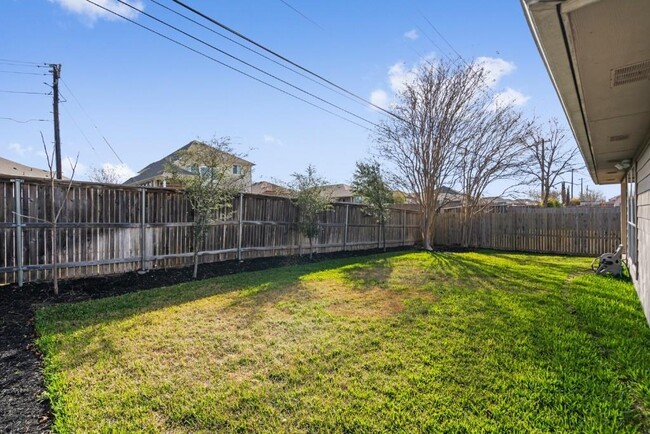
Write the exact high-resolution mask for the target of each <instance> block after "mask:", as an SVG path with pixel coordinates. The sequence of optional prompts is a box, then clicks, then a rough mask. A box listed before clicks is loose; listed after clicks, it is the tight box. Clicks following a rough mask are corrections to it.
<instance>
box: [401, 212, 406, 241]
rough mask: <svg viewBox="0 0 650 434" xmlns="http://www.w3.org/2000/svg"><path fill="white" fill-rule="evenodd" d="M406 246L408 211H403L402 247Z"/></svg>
mask: <svg viewBox="0 0 650 434" xmlns="http://www.w3.org/2000/svg"><path fill="white" fill-rule="evenodd" d="M405 245H406V210H405V209H403V210H402V246H405Z"/></svg>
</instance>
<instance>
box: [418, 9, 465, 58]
mask: <svg viewBox="0 0 650 434" xmlns="http://www.w3.org/2000/svg"><path fill="white" fill-rule="evenodd" d="M418 12H419V13H420V15H422V17H423V18H424V19H425V20H426V22H427V23H429V25H430V26H431V28H432V29H433V31H434V32H436V33H437V34H438V36H440V38H442V40H443V41H445V43H446V44H447V46H448V47H449V48H451V50H452V51H453V52H454V53H456V55H457V56H458V58H459V59H460V60H462V61H463V63H464V64H465V65H467V66H469V63H467V61H466V60H465V58H464V57H463V56H461V55H460V53H459V52H458V51H456V49H455V48H454V46H453V45H451V43H450V42H449V41H448V40H447V38H445V37H444V36H443V35H442V33H440V32H439V31H438V29H437V28H436V26H434V25H433V23H432V22H431V21H430V20H429V18H427V16H426V15H424V13H423V12H422V11H421V10H420V9H418Z"/></svg>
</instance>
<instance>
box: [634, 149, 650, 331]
mask: <svg viewBox="0 0 650 434" xmlns="http://www.w3.org/2000/svg"><path fill="white" fill-rule="evenodd" d="M636 170H637V199H636V200H637V245H638V250H637V251H638V260H637V263H636V266H633V267H631V268H632V270H631V271H632V277H633V279H634V284H635V285H634V286H635V287H636V291H637V293H638V294H639V299H640V300H641V305H642V306H643V311H644V312H645V316H646V319H647V320H648V322H649V323H650V147H649V148H646V150H645V151H644V152H643V154H641V156H640V157H639V158H638V159H637V165H636Z"/></svg>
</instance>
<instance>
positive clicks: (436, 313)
mask: <svg viewBox="0 0 650 434" xmlns="http://www.w3.org/2000/svg"><path fill="white" fill-rule="evenodd" d="M402 255H405V254H404V253H391V254H385V255H376V256H371V257H368V258H352V259H345V260H336V261H328V262H326V263H318V264H310V265H309V266H299V267H287V268H283V269H276V270H267V271H262V272H251V273H245V274H240V275H236V276H228V277H222V278H217V279H214V280H208V281H200V282H191V283H184V284H181V285H177V286H174V287H169V288H160V289H155V290H149V291H142V292H139V293H133V294H128V295H124V296H120V297H115V298H113V299H102V300H95V301H92V302H89V303H80V304H75V305H63V306H56V307H52V308H49V309H47V310H46V311H41V313H39V323H47V325H46V328H47V331H48V332H49V333H52V334H56V333H62V334H68V333H76V334H79V338H80V339H84V335H86V336H92V335H93V334H94V333H95V332H96V330H94V328H95V327H101V326H111V325H112V324H115V323H117V322H119V321H122V320H125V319H128V318H131V317H134V316H137V315H141V314H144V313H147V312H152V311H156V310H159V309H165V308H169V307H180V306H182V305H184V304H187V303H192V302H194V301H197V300H200V299H204V298H208V297H213V296H228V297H229V299H228V301H227V302H226V303H225V304H224V305H223V309H238V310H240V311H241V313H242V320H243V321H244V324H243V325H244V326H246V325H247V324H250V323H251V322H253V321H254V320H255V319H256V318H259V317H260V315H262V313H264V312H265V311H266V310H267V309H268V308H269V307H273V306H278V305H282V304H283V303H285V304H286V302H287V301H288V300H289V301H291V303H293V304H292V306H294V307H295V308H296V309H300V308H305V306H308V305H312V304H314V302H315V301H317V300H316V299H317V298H318V297H320V295H319V294H316V293H315V292H314V288H313V287H311V288H306V287H305V283H306V282H307V283H308V284H309V285H314V287H317V289H318V291H328V290H334V289H332V288H327V287H323V288H321V287H319V286H318V285H319V284H321V283H322V282H323V281H327V280H328V279H331V278H333V279H335V280H336V279H339V280H340V281H341V282H342V283H344V284H345V285H348V292H356V293H358V294H360V295H361V297H359V298H354V299H353V300H354V303H358V302H363V296H364V295H371V296H372V297H376V296H377V294H379V295H382V294H385V295H388V294H389V293H393V294H394V293H399V294H400V295H401V297H402V299H403V300H405V302H404V306H403V309H401V310H400V309H396V310H395V311H391V312H390V315H388V316H386V317H382V318H381V319H380V321H383V322H385V323H386V324H388V325H389V326H391V325H394V327H388V330H393V332H392V333H394V334H392V335H386V337H385V340H384V341H383V342H382V341H381V340H380V341H379V342H378V343H377V344H376V345H375V344H373V345H368V341H370V340H376V339H377V338H378V337H377V336H376V334H373V333H371V334H369V335H368V336H357V337H355V339H356V340H357V341H358V342H357V343H356V344H359V345H358V348H359V354H358V355H357V356H358V358H359V360H360V362H361V363H366V364H368V366H369V369H370V368H372V370H373V372H374V371H376V372H378V374H376V375H388V376H389V375H393V374H391V372H392V371H390V370H389V371H386V369H389V367H387V366H385V365H377V366H375V365H376V364H378V363H380V362H379V361H377V360H380V358H378V357H372V356H371V355H372V354H373V353H374V352H381V351H385V350H386V348H394V349H395V351H396V352H397V353H400V351H401V350H400V348H401V347H400V346H402V345H406V346H407V347H408V350H409V351H410V353H409V354H408V355H405V357H409V358H407V359H406V360H405V361H404V362H403V363H406V364H407V366H415V365H417V366H416V369H418V370H422V372H423V373H427V372H429V373H432V372H433V373H434V374H427V375H433V377H430V378H429V377H427V375H424V376H423V377H422V378H423V379H422V380H421V381H423V382H424V383H422V384H421V385H419V386H418V387H425V388H436V387H447V386H448V387H451V388H454V387H455V388H457V389H458V391H459V393H461V391H462V390H464V389H465V388H467V387H474V388H477V390H476V391H475V392H476V393H478V394H479V397H474V398H472V397H466V396H464V395H463V396H462V397H459V398H458V399H459V400H461V401H463V402H464V401H467V402H465V403H464V404H462V405H467V406H469V407H468V408H471V407H472V405H473V404H472V399H477V400H478V401H479V402H480V403H481V405H478V407H476V406H475V407H476V408H474V410H471V411H477V412H479V413H477V415H476V417H483V418H484V417H485V416H484V413H481V412H484V411H485V407H489V408H491V409H492V410H491V411H492V412H494V413H499V414H500V416H499V417H508V416H505V413H507V412H508V411H510V410H509V409H508V405H511V402H510V401H512V402H516V404H512V405H515V407H516V410H513V411H515V412H517V411H518V412H522V411H523V412H529V413H537V414H538V418H539V420H542V421H548V423H549V424H550V425H549V426H548V427H547V428H548V429H552V428H553V425H552V421H553V420H554V417H555V416H557V414H558V413H561V412H562V411H566V412H569V413H571V414H573V415H574V416H572V417H575V418H578V420H580V418H582V419H583V420H584V421H589V420H592V421H594V420H595V421H597V422H598V424H599V425H601V426H610V427H611V428H613V429H616V428H620V427H621V425H620V424H621V423H622V422H621V421H627V420H629V419H630V418H632V419H634V418H637V419H638V418H639V417H638V411H633V410H631V408H633V406H634V405H639V404H638V402H637V404H634V403H631V402H630V399H629V398H628V397H626V396H623V398H621V396H622V393H624V392H625V391H626V386H625V384H624V383H622V382H621V381H620V380H619V378H618V377H617V375H618V371H617V369H618V365H617V366H614V368H616V369H612V366H610V365H609V364H608V363H609V362H608V361H607V360H606V359H603V357H602V354H601V351H599V344H598V343H597V342H595V341H594V339H596V338H594V336H593V334H592V333H590V332H589V327H591V326H590V325H589V324H592V323H594V322H595V324H597V326H594V327H595V328H596V329H598V330H600V329H605V331H606V328H607V323H608V321H609V320H608V318H607V317H608V316H610V315H613V316H616V315H617V312H618V310H617V307H616V303H610V304H608V306H609V307H610V309H609V310H607V311H601V310H599V309H598V308H594V307H592V305H591V304H581V303H576V302H575V299H574V297H578V295H577V292H578V291H582V292H589V296H590V297H592V298H596V299H598V298H599V297H601V296H602V295H603V294H601V293H600V292H598V291H595V290H593V288H591V287H590V286H589V285H586V284H583V283H581V282H582V281H580V282H577V283H576V284H573V283H572V282H573V281H571V280H568V277H569V275H570V274H571V273H572V272H575V270H576V264H578V265H579V264H580V263H581V262H580V260H579V259H578V260H568V261H564V259H563V258H559V259H558V261H557V263H556V262H554V261H553V260H548V259H544V260H543V261H541V265H539V264H540V263H538V262H537V258H536V257H532V258H530V260H526V258H525V257H521V256H523V255H517V254H497V255H491V253H490V254H488V256H487V257H486V256H485V255H484V254H476V253H468V254H456V253H429V254H428V258H429V260H428V262H427V261H423V262H422V263H420V264H418V265H416V268H417V267H421V268H422V269H423V270H424V274H425V278H424V280H422V279H420V278H419V277H418V278H415V277H414V276H415V274H414V273H413V274H410V275H409V274H405V275H404V274H399V273H397V274H396V271H395V270H396V269H399V263H397V262H398V261H400V260H401V258H400V257H401V256H402ZM406 255H409V254H406ZM490 256H493V257H492V258H490ZM539 259H542V258H539ZM392 261H395V262H396V264H393V263H392ZM319 273H320V274H322V277H323V280H322V281H321V280H319V279H318V275H319ZM314 276H315V277H314ZM409 280H414V281H415V284H414V285H412V287H411V288H410V289H411V290H413V291H408V292H405V291H400V290H397V291H395V290H393V289H391V288H392V287H394V286H395V284H397V287H398V288H406V289H407V290H408V289H409V288H408V285H406V283H408V282H409ZM427 280H429V281H428V282H427ZM377 288H379V289H380V290H382V291H383V292H379V293H377V292H376V291H377ZM567 288H568V289H567ZM567 290H568V291H569V301H568V300H567V295H566V294H565V292H566V291H567ZM373 291H375V292H373ZM621 291H623V289H621ZM409 297H410V298H409ZM626 297H627V298H629V297H628V296H625V297H623V296H622V295H621V294H619V293H616V294H615V295H612V301H616V300H617V299H619V298H623V299H626ZM600 302H601V300H594V303H595V304H594V306H597V305H598V304H599V303H600ZM626 303H629V300H627V301H625V302H624V303H622V305H626ZM322 307H323V306H320V305H319V306H317V308H322ZM325 307H327V306H325ZM377 308H380V309H381V308H384V309H389V310H390V308H387V307H386V306H382V305H377ZM351 312H352V311H350V312H348V311H345V310H344V311H343V314H344V315H349V314H351ZM289 314H293V312H292V311H291V310H289ZM334 314H341V311H335V312H334ZM635 315H636V320H635V321H624V319H623V318H617V319H616V321H617V324H619V325H618V326H617V327H616V330H617V332H618V333H623V334H631V333H634V331H635V330H634V329H635V326H636V327H643V326H644V324H642V323H641V322H642V315H641V316H639V314H638V309H637V313H636V314H635ZM581 318H582V319H581ZM80 329H83V330H80ZM382 333H388V332H387V331H386V332H382ZM353 345H354V346H355V348H356V347H357V346H356V345H355V344H353ZM611 345H613V346H614V347H613V348H612V349H611V350H610V351H609V353H608V354H613V353H619V352H622V351H624V348H623V347H624V346H625V345H626V342H625V341H619V342H618V343H616V342H615V343H613V344H611ZM637 345H641V346H643V345H647V346H650V338H649V337H648V334H647V333H645V334H643V333H642V337H641V338H640V340H639V341H638V342H637ZM646 348H647V347H646ZM87 350H89V351H90V352H87V353H84V354H83V355H80V357H79V358H78V360H76V361H75V360H72V361H70V363H71V365H70V364H69V365H67V367H73V366H74V364H75V363H78V364H80V363H84V361H87V360H89V359H93V357H96V356H97V355H98V354H100V353H102V352H107V353H109V354H112V355H115V356H119V353H120V352H121V349H120V347H119V346H117V345H115V343H114V342H110V341H109V342H100V343H99V346H96V347H95V348H92V349H87ZM402 350H403V349H402ZM382 363H383V362H382ZM414 364H415V365H414ZM423 364H424V365H423ZM427 364H428V365H427ZM395 366H397V368H396V367H394V366H393V367H390V369H391V370H394V369H402V368H403V367H402V368H400V367H399V366H400V365H395ZM427 366H428V367H427ZM433 368H435V369H433ZM639 368H640V369H647V368H648V366H647V364H646V365H645V367H644V366H643V365H641V366H639ZM431 369H433V370H431ZM629 369H630V370H631V371H633V370H634V368H629ZM436 372H437V373H436ZM472 378H473V380H471V379H472ZM634 378H636V379H637V380H638V378H639V377H638V375H637V377H634ZM643 378H646V377H643ZM637 380H635V381H637ZM400 381H406V380H404V379H402V380H400ZM418 381H420V380H418ZM436 382H438V383H436ZM393 383H394V382H393ZM434 383H436V384H434ZM400 384H401V383H400ZM441 384H447V386H441ZM393 386H395V384H393ZM411 386H412V385H409V384H408V383H405V385H404V387H411ZM638 393H640V392H638ZM461 395H462V394H461ZM505 396H507V397H508V398H507V399H506V398H504V397H505ZM616 397H619V398H616ZM558 400H559V401H558ZM562 402H564V404H562ZM640 402H641V403H642V404H641V407H640V408H647V398H643V397H642V398H640ZM567 403H568V404H567ZM603 403H607V405H605V408H604V409H603V405H601V404H603ZM474 404H476V403H474ZM462 405H461V407H462ZM567 405H568V407H567ZM471 411H470V412H471ZM619 413H620V414H621V415H622V416H620V417H619V416H617V414H619ZM457 416H458V417H465V416H464V414H458V415H457ZM497 416H498V415H497ZM497 416H495V417H497ZM567 417H568V416H567ZM617 418H618V419H617ZM617 421H618V422H617ZM572 423H574V422H571V423H569V426H575V425H572ZM575 423H577V422H575ZM541 426H543V425H541Z"/></svg>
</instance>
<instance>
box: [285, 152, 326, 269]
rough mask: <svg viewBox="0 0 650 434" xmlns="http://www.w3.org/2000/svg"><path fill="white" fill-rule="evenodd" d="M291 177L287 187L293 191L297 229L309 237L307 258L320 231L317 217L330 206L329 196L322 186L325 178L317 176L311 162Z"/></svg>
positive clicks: (324, 183)
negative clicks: (302, 170)
mask: <svg viewBox="0 0 650 434" xmlns="http://www.w3.org/2000/svg"><path fill="white" fill-rule="evenodd" d="M291 177H292V178H293V180H292V182H291V183H290V184H289V186H288V188H289V190H290V191H291V192H292V193H293V199H294V200H295V201H296V205H297V206H298V212H299V215H298V229H299V231H300V233H301V234H302V235H304V236H306V237H307V238H308V239H309V259H311V258H312V256H313V254H314V243H313V241H314V239H315V238H316V237H317V236H318V234H319V231H320V225H319V219H320V216H321V214H322V213H323V212H325V211H327V210H328V209H331V208H332V205H331V203H330V201H331V197H330V196H329V195H328V194H327V193H326V191H325V189H324V187H325V185H326V184H327V181H325V179H323V178H321V177H320V176H318V174H317V173H316V169H315V168H314V166H312V165H311V164H310V165H309V166H307V169H306V170H305V173H298V172H296V173H293V174H291Z"/></svg>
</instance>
